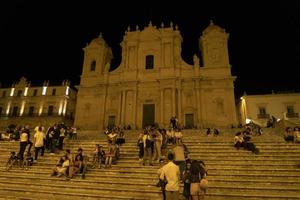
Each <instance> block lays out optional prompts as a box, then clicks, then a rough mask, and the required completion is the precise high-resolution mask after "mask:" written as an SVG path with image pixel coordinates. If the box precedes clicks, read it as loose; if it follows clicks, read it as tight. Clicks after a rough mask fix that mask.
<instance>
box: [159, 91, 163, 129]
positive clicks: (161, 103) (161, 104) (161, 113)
mask: <svg viewBox="0 0 300 200" xmlns="http://www.w3.org/2000/svg"><path fill="white" fill-rule="evenodd" d="M160 126H162V127H163V126H164V89H163V88H161V89H160Z"/></svg>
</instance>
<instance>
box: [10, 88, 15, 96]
mask: <svg viewBox="0 0 300 200" xmlns="http://www.w3.org/2000/svg"><path fill="white" fill-rule="evenodd" d="M14 92H15V88H11V90H10V95H9V96H11V97H12V96H14Z"/></svg>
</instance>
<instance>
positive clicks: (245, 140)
mask: <svg viewBox="0 0 300 200" xmlns="http://www.w3.org/2000/svg"><path fill="white" fill-rule="evenodd" d="M252 134H253V133H252V131H251V128H249V127H246V129H245V130H244V131H239V132H237V133H236V134H235V136H234V147H236V149H237V150H239V149H240V148H244V149H245V150H248V151H251V152H253V153H255V154H259V149H258V148H257V147H256V145H255V144H254V143H253V142H251V138H252Z"/></svg>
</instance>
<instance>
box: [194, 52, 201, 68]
mask: <svg viewBox="0 0 300 200" xmlns="http://www.w3.org/2000/svg"><path fill="white" fill-rule="evenodd" d="M193 60H194V65H196V66H199V65H200V59H199V57H198V56H197V55H196V54H194V56H193Z"/></svg>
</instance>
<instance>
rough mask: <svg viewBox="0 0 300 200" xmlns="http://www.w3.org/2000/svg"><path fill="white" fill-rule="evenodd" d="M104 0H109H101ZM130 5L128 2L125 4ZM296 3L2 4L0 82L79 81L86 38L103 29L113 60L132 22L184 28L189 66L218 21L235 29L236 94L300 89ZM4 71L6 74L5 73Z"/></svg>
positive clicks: (231, 49) (299, 31)
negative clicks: (208, 29) (23, 79)
mask: <svg viewBox="0 0 300 200" xmlns="http://www.w3.org/2000/svg"><path fill="white" fill-rule="evenodd" d="M104 2H106V3H104ZM128 2H129V3H128ZM297 2H298V1H282V2H281V3H279V2H271V1H248V3H247V2H246V1H242V3H237V1H236V0H234V1H214V2H212V1H210V3H206V2H205V1H200V0H199V1H176V2H175V1H160V2H159V3H157V2H154V1H127V3H128V4H129V5H126V4H125V3H124V1H81V3H80V2H77V1H62V0H61V1H54V0H53V1H13V0H11V1H7V2H6V3H4V1H1V3H0V48H1V52H0V67H1V73H0V74H1V75H0V81H1V82H2V84H3V85H9V86H10V85H11V83H12V82H13V81H17V80H19V78H20V77H21V76H25V77H27V78H28V79H29V80H31V82H32V83H33V84H34V83H40V84H42V82H43V80H45V79H47V80H50V84H51V83H60V82H61V81H62V80H63V79H71V80H72V83H73V84H76V85H77V84H79V78H80V74H81V70H82V63H83V51H82V48H83V47H84V46H85V45H86V43H87V42H90V41H91V40H92V39H93V38H95V37H97V36H98V35H99V32H103V37H104V38H105V40H106V41H107V42H108V44H109V45H110V46H111V47H112V48H113V54H114V57H115V60H114V61H113V63H114V64H115V65H117V64H119V63H120V53H121V48H120V46H119V44H120V42H121V41H122V37H123V35H124V31H125V30H126V29H127V26H128V25H131V27H132V28H134V27H135V26H136V24H138V25H139V26H140V27H144V26H145V25H146V24H148V23H149V20H152V23H153V24H154V25H156V26H160V24H161V22H162V21H163V22H164V23H165V24H169V23H170V21H173V22H174V24H178V25H179V29H180V31H181V34H182V36H183V44H182V49H183V53H182V57H183V59H184V60H185V61H186V62H187V63H192V55H193V54H194V53H196V52H197V51H198V50H199V48H198V39H199V37H200V35H201V33H202V31H203V30H204V28H205V27H206V26H207V25H208V24H209V20H210V19H213V20H214V21H215V23H216V24H217V25H220V26H221V27H223V28H225V29H226V31H227V32H228V33H230V39H229V52H230V55H229V57H230V63H231V65H232V73H233V75H234V76H237V77H238V78H237V80H236V82H235V89H236V94H237V95H239V94H241V93H243V91H246V92H247V93H248V94H260V93H270V92H271V90H274V91H275V92H276V91H283V90H285V91H286V90H288V91H298V92H300V75H299V72H298V69H300V3H297ZM3 70H5V73H4V71H3Z"/></svg>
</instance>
